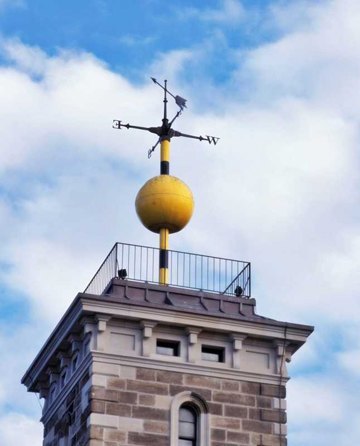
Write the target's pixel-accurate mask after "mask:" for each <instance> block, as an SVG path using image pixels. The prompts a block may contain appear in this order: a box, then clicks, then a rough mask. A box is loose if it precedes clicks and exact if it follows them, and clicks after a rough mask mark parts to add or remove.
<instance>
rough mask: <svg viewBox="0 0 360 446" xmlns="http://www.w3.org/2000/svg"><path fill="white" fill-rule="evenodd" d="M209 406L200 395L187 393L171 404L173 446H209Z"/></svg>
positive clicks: (182, 393) (177, 396) (181, 394)
mask: <svg viewBox="0 0 360 446" xmlns="http://www.w3.org/2000/svg"><path fill="white" fill-rule="evenodd" d="M208 430H209V429H208V406H207V404H206V402H205V401H204V400H203V398H202V397H201V396H200V395H197V394H196V393H194V392H190V391H186V392H181V393H179V394H178V395H176V396H175V397H174V399H173V401H172V404H171V431H170V435H171V442H170V444H171V446H206V445H208V444H209V433H208Z"/></svg>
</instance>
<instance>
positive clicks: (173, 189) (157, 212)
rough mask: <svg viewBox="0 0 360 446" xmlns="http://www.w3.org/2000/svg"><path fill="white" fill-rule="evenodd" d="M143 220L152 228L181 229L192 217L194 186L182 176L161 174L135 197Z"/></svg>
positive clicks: (138, 211) (148, 182) (153, 230)
mask: <svg viewBox="0 0 360 446" xmlns="http://www.w3.org/2000/svg"><path fill="white" fill-rule="evenodd" d="M135 207H136V212H137V214H138V217H139V218H140V221H141V223H142V224H143V225H144V226H145V227H146V228H147V229H149V230H150V231H152V232H157V233H158V232H160V229H168V230H169V232H170V234H171V233H173V232H178V231H181V229H183V228H184V227H185V226H186V225H187V224H188V223H189V221H190V219H191V216H192V214H193V210H194V199H193V195H192V192H191V190H190V188H189V187H188V186H187V185H186V184H185V183H184V182H183V181H181V180H179V178H176V177H173V176H171V175H159V176H157V177H154V178H151V179H150V180H149V181H147V182H146V183H145V184H144V186H143V187H142V188H141V189H140V190H139V192H138V194H137V196H136V201H135Z"/></svg>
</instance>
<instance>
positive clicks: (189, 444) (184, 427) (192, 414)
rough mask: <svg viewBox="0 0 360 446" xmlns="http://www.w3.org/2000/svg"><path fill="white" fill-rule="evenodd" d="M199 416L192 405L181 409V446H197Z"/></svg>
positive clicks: (186, 405) (183, 406)
mask: <svg viewBox="0 0 360 446" xmlns="http://www.w3.org/2000/svg"><path fill="white" fill-rule="evenodd" d="M197 418H198V415H197V413H196V410H195V408H194V407H193V406H191V405H190V404H186V403H185V404H183V405H182V406H181V407H180V409H179V446H196V437H197V427H198V419H197Z"/></svg>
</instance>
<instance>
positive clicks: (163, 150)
mask: <svg viewBox="0 0 360 446" xmlns="http://www.w3.org/2000/svg"><path fill="white" fill-rule="evenodd" d="M160 161H167V162H168V163H169V162H170V141H169V140H168V139H163V140H162V141H161V143H160Z"/></svg>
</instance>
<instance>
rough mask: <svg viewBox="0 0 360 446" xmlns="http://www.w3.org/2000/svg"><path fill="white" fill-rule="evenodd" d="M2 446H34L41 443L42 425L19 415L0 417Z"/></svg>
mask: <svg viewBox="0 0 360 446" xmlns="http://www.w3.org/2000/svg"><path fill="white" fill-rule="evenodd" d="M0 433H1V441H2V444H4V445H6V446H18V445H19V444H21V445H22V446H34V445H37V444H41V442H42V438H43V435H42V425H41V423H39V421H38V420H34V419H33V418H31V417H27V416H25V415H23V414H21V413H16V412H14V413H9V414H8V415H6V416H3V417H0Z"/></svg>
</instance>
